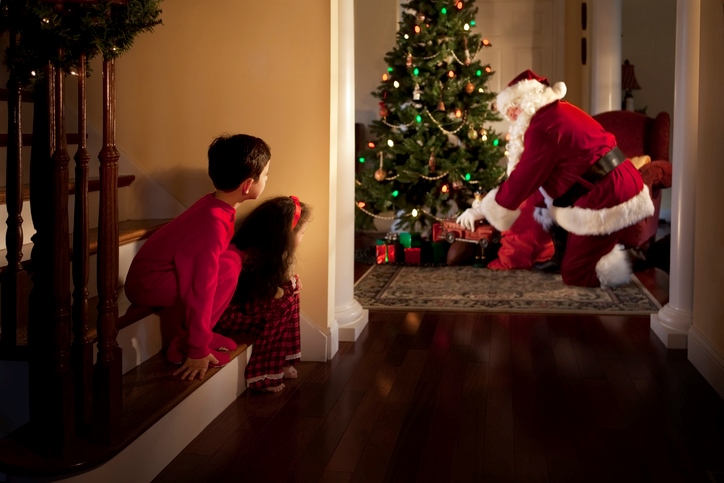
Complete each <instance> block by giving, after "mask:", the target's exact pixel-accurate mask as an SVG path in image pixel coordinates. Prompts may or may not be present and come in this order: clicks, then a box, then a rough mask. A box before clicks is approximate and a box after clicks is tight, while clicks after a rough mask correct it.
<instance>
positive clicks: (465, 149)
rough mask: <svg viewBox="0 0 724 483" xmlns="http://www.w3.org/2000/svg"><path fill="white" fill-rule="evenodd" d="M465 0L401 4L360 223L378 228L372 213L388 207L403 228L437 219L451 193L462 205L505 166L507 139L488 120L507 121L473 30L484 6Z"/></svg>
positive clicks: (365, 170) (364, 179) (360, 188)
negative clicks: (493, 105) (494, 104)
mask: <svg viewBox="0 0 724 483" xmlns="http://www.w3.org/2000/svg"><path fill="white" fill-rule="evenodd" d="M460 6H461V8H457V6H456V3H455V2H452V1H450V0H410V1H409V2H408V3H407V4H405V5H404V6H403V7H404V8H405V9H406V10H405V13H404V14H403V16H402V20H401V21H400V26H399V29H398V32H397V45H396V46H395V47H394V48H393V50H392V51H390V52H388V53H387V54H386V56H385V62H386V63H387V65H388V69H387V72H386V74H387V76H388V78H387V80H383V81H382V83H381V84H380V85H379V87H378V88H377V90H376V91H375V92H373V93H372V95H373V96H375V97H376V98H377V99H379V100H380V117H381V118H380V119H378V120H375V121H373V122H372V123H371V125H370V131H371V132H372V133H373V134H374V135H375V137H376V141H375V147H374V148H371V149H365V150H363V151H362V152H361V153H359V161H358V162H363V164H362V168H361V169H359V171H358V173H357V189H356V194H355V197H356V202H357V205H358V207H360V208H361V209H360V210H358V212H357V216H356V217H355V219H356V224H357V228H358V229H369V228H371V227H372V222H373V218H372V216H375V215H377V214H379V213H381V212H384V211H388V210H391V211H393V213H395V214H396V217H398V222H399V226H401V227H404V228H413V227H414V226H415V225H416V223H417V222H420V223H421V224H422V225H423V227H424V226H429V225H430V224H432V223H433V222H435V221H436V218H437V217H438V216H440V214H441V213H443V212H445V211H447V210H448V209H449V206H450V202H451V201H455V202H456V203H457V206H458V207H460V208H461V209H464V208H466V207H467V206H469V205H470V200H471V199H472V198H473V193H474V192H475V191H487V190H490V189H491V188H493V187H495V186H497V185H498V184H499V183H500V181H501V179H502V178H503V176H504V175H505V168H504V167H503V166H501V164H500V161H501V159H502V158H503V156H504V150H505V149H504V145H505V141H504V139H502V138H501V136H500V135H498V134H497V133H496V132H494V131H493V130H492V129H490V123H492V122H495V121H499V120H500V118H499V116H498V115H497V113H496V112H494V111H493V110H492V109H491V108H490V104H491V102H492V101H493V100H494V98H495V93H493V92H490V89H489V88H488V85H487V84H488V80H489V79H490V77H491V76H492V75H493V74H494V73H493V71H492V69H491V68H490V66H484V65H482V63H481V62H480V61H479V60H477V59H476V57H477V53H478V52H479V51H480V50H481V49H483V48H485V46H484V45H483V44H482V43H481V41H482V36H481V35H480V34H476V33H473V31H472V26H474V25H475V16H476V14H477V12H478V9H477V7H475V6H474V0H463V1H462V2H461V5H460ZM466 25H467V27H466ZM450 72H452V74H453V76H452V77H451V76H450V75H449V74H450ZM395 83H396V84H395ZM443 106H444V110H442V109H443ZM456 111H457V114H458V115H459V116H460V117H456ZM433 156H434V159H432V160H431V158H432V157H433ZM380 159H382V168H381V169H380ZM362 160H364V161H362ZM376 173H377V174H378V176H377V177H375V174H376ZM380 178H382V179H380ZM362 204H363V205H364V206H361V205H362ZM400 213H402V216H400V215H399V214H400ZM413 213H414V214H416V215H417V216H414V215H413ZM370 215H372V216H370Z"/></svg>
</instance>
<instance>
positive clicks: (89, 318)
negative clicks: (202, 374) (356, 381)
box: [0, 61, 252, 482]
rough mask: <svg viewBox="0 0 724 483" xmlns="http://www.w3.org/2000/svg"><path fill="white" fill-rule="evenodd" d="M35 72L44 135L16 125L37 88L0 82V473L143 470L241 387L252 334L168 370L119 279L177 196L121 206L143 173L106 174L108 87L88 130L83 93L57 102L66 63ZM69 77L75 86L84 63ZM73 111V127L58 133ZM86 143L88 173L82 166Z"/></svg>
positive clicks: (55, 475)
mask: <svg viewBox="0 0 724 483" xmlns="http://www.w3.org/2000/svg"><path fill="white" fill-rule="evenodd" d="M103 71H104V83H107V84H104V92H111V93H113V91H114V86H113V83H112V79H113V76H114V65H113V61H104V67H103ZM48 76H49V78H52V79H54V81H55V86H52V85H51V86H49V87H48V93H47V94H48V99H50V105H51V106H53V108H52V109H51V110H50V111H49V112H50V113H49V114H48V115H47V119H46V120H45V121H47V125H48V127H46V129H52V130H53V132H52V133H51V136H50V138H51V145H50V146H47V145H43V144H42V142H41V143H38V139H37V138H36V139H34V137H35V136H34V135H33V134H27V133H21V132H20V131H21V130H20V129H18V127H19V126H20V125H21V123H20V122H19V121H20V113H21V111H22V112H23V113H25V112H26V111H27V110H28V109H22V106H23V105H30V106H31V107H32V106H33V105H34V104H35V103H36V102H44V101H45V99H43V100H42V101H41V100H38V99H36V98H37V96H38V94H37V93H34V94H31V93H30V92H27V91H21V90H20V89H19V88H18V89H17V90H13V89H14V87H13V85H12V82H10V83H9V86H10V90H8V89H2V90H0V103H2V104H4V105H7V114H8V116H7V117H8V126H9V127H8V131H9V132H8V133H7V134H2V135H0V154H3V155H4V156H3V159H5V160H6V165H5V166H3V168H5V186H2V187H1V188H0V216H3V218H4V219H5V220H7V223H6V225H5V226H4V227H3V230H2V232H3V233H2V234H3V235H4V236H3V237H2V240H1V241H0V254H2V257H0V292H1V293H2V299H1V300H2V311H1V313H2V320H0V322H1V324H0V328H1V330H0V394H1V395H2V397H0V481H93V482H95V481H104V482H113V481H118V482H128V481H139V482H142V481H151V480H152V479H153V478H154V477H155V475H157V474H158V473H159V472H160V471H161V470H162V469H163V468H164V467H165V466H166V465H167V464H168V463H169V462H170V461H171V460H172V459H173V458H174V457H175V456H176V455H177V454H178V453H179V452H180V451H181V450H182V449H183V448H184V447H185V446H186V445H187V444H188V443H190V442H191V441H192V440H193V438H194V437H195V436H196V435H197V434H198V433H200V432H201V430H203V429H204V427H206V426H207V425H208V424H209V423H210V422H211V421H212V420H213V419H214V418H215V417H216V416H217V415H218V414H220V413H221V412H222V411H223V410H224V409H225V408H226V407H227V406H228V405H229V404H231V402H233V400H234V399H235V398H237V397H238V396H239V395H240V394H241V393H242V392H243V391H244V390H245V380H244V369H245V367H246V363H247V361H248V357H249V355H250V350H249V347H250V344H251V342H252V341H251V340H249V339H247V338H244V337H240V338H237V343H238V344H239V347H238V349H237V350H236V351H234V353H233V355H232V361H231V363H230V364H228V365H227V366H225V367H223V368H220V369H211V370H210V371H209V372H207V375H206V378H205V379H204V380H195V381H191V382H189V381H181V380H179V379H178V378H174V377H172V376H171V373H172V372H173V370H174V367H173V366H170V365H169V364H168V363H166V361H165V360H164V358H163V356H162V353H161V349H162V340H161V330H160V327H161V319H160V315H159V313H158V311H156V310H155V309H153V308H151V307H140V306H135V305H132V304H130V303H129V302H128V300H127V299H126V297H125V294H124V291H123V283H124V281H125V277H126V273H127V271H128V268H129V266H130V263H131V260H132V258H133V256H134V255H135V253H136V252H137V251H138V249H139V248H140V247H141V246H142V244H143V242H144V240H145V239H147V238H148V237H149V236H150V235H151V234H152V233H153V232H154V231H156V230H157V229H159V228H160V227H161V226H163V225H164V224H165V223H167V222H168V221H169V219H170V218H172V217H173V216H175V215H176V214H178V210H175V212H170V213H169V214H168V215H170V216H167V217H163V218H148V219H146V218H137V217H134V216H133V215H134V213H132V211H133V210H128V209H126V208H127V207H128V206H131V205H133V204H134V202H135V201H136V200H137V199H138V198H144V199H145V197H144V196H143V193H140V192H139V191H138V188H137V186H136V185H137V183H138V176H141V175H142V173H134V174H118V171H119V164H118V151H117V149H116V147H115V132H114V131H115V126H114V125H113V124H114V122H113V116H114V111H115V94H114V93H113V95H111V96H109V99H104V116H105V117H104V126H103V129H102V130H101V131H102V134H101V133H97V132H96V133H97V134H94V132H93V130H92V129H91V130H90V131H91V132H90V133H89V129H88V126H87V125H86V121H85V97H84V94H80V93H79V105H78V110H77V113H75V114H74V113H73V112H72V109H67V108H65V106H64V101H63V92H64V90H63V83H64V82H65V75H63V74H61V73H58V72H53V70H52V69H50V71H49V72H48ZM78 80H79V92H80V89H83V87H81V85H82V84H83V83H84V82H85V76H84V75H83V73H81V75H79V76H78ZM58 84H60V87H58ZM36 113H37V110H35V111H34V116H35V114H36ZM74 115H75V116H76V117H77V121H78V131H77V133H71V134H66V133H65V125H66V120H67V119H71V120H72V119H73V116H74ZM26 117H27V116H26ZM23 120H25V119H23ZM48 120H53V121H55V122H49V121H48ZM38 121H39V120H38V119H36V118H35V117H33V122H32V124H33V131H36V132H37V127H38V126H39V125H41V126H42V122H38ZM41 121H42V120H41ZM106 121H108V122H107V123H106ZM70 124H71V123H70V122H69V123H68V125H70ZM110 126H112V127H110ZM63 140H65V142H63ZM94 144H95V145H99V146H101V148H100V149H99V150H98V151H96V152H100V155H99V158H100V163H99V164H98V165H97V168H98V172H99V175H98V176H89V168H88V166H89V165H90V164H92V162H91V161H90V159H89V157H90V155H88V151H89V150H88V146H89V145H94ZM31 146H32V147H31ZM68 147H70V148H72V149H73V150H75V156H74V157H75V158H76V162H75V163H74V162H73V161H71V160H70V158H71V155H70V154H68V152H69V151H71V150H70V149H68ZM28 150H30V151H31V152H32V154H31V157H30V158H31V159H30V163H29V164H30V165H31V167H30V175H29V176H28V174H27V173H23V172H22V167H23V166H25V165H26V164H28V163H27V160H26V158H27V156H23V155H25V154H27V151H28ZM2 151H4V152H2ZM38 153H40V154H39V155H37V154H38ZM43 153H52V155H51V156H48V155H44V154H43ZM36 155H37V156H36ZM21 160H22V161H21ZM38 160H41V162H42V164H41V162H38ZM0 163H1V161H0ZM38 166H41V168H38ZM42 166H45V168H42ZM129 166H130V165H129V164H126V165H125V167H129ZM33 169H35V170H36V171H35V172H33ZM71 169H74V171H75V177H74V178H73V179H70V178H69V176H68V172H69V171H71ZM38 179H40V180H41V182H40V183H39V184H38V183H36V182H37V180H38ZM31 181H33V182H32V183H31ZM152 183H153V181H152V180H148V179H145V180H144V183H143V186H148V185H149V184H152ZM39 186H40V188H39ZM152 188H153V186H152ZM51 193H52V196H51ZM139 193H140V194H139ZM71 294H72V296H71ZM71 300H72V302H71Z"/></svg>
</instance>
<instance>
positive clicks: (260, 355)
mask: <svg viewBox="0 0 724 483" xmlns="http://www.w3.org/2000/svg"><path fill="white" fill-rule="evenodd" d="M281 288H282V289H283V290H284V295H282V296H281V298H278V299H271V300H264V301H262V300H251V301H249V302H247V303H246V304H244V306H243V307H242V306H241V305H240V304H238V303H236V302H231V304H229V306H228V307H227V308H226V310H225V311H224V313H223V315H222V316H221V318H220V319H219V323H218V324H217V325H216V327H214V331H216V332H219V333H221V334H224V335H227V336H228V335H232V334H240V333H245V334H251V335H254V336H255V337H256V338H257V339H256V341H255V342H254V344H253V345H252V349H251V358H250V359H249V364H247V366H246V384H247V386H248V387H249V388H252V389H264V388H267V387H272V386H278V385H279V384H281V382H282V378H283V377H284V367H285V366H295V365H297V364H299V360H300V358H301V346H300V341H299V337H300V334H299V293H298V291H297V289H296V288H295V286H294V284H293V282H292V281H291V280H290V281H289V282H287V283H285V284H284V286H283V287H281Z"/></svg>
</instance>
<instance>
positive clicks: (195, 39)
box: [89, 0, 334, 327]
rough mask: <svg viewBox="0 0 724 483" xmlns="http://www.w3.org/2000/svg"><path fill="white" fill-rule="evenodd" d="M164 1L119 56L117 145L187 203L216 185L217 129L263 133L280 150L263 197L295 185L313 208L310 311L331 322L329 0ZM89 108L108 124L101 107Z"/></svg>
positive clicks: (302, 265)
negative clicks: (154, 20)
mask: <svg viewBox="0 0 724 483" xmlns="http://www.w3.org/2000/svg"><path fill="white" fill-rule="evenodd" d="M162 7H163V14H162V18H163V23H164V24H163V25H162V26H158V27H156V29H155V31H154V32H153V33H151V34H144V35H142V36H140V37H139V38H138V39H137V40H136V43H135V45H134V48H133V49H132V50H131V52H130V53H128V54H126V55H125V56H124V57H122V58H121V59H119V61H118V68H117V83H118V139H117V143H118V146H119V149H121V150H122V151H124V153H126V154H127V155H128V156H129V157H130V159H132V160H133V161H134V162H135V163H136V164H138V165H139V166H140V167H141V168H142V169H143V170H145V171H146V172H147V173H148V174H149V175H150V176H152V177H153V178H155V179H156V180H157V181H159V182H160V183H161V185H162V186H163V188H165V189H166V190H167V191H168V192H170V193H171V194H172V195H173V196H175V197H176V198H177V199H179V200H180V201H181V202H182V203H183V204H184V205H186V206H189V205H191V204H192V203H193V202H194V201H196V200H197V199H198V198H199V197H200V196H202V195H203V194H205V193H207V192H209V191H212V190H213V187H212V185H211V182H210V181H209V180H208V177H207V175H206V166H207V161H206V150H207V148H208V145H209V143H210V142H211V141H212V140H213V139H214V138H215V137H216V136H217V135H219V134H220V133H223V132H229V133H240V132H241V133H248V134H253V135H256V136H259V137H261V138H263V139H264V140H266V141H267V142H268V143H269V145H270V146H271V150H272V161H271V165H270V177H269V182H268V184H267V187H266V191H265V192H264V194H263V195H262V197H263V198H264V197H271V196H278V195H290V194H295V195H298V196H299V197H300V198H301V199H302V200H303V201H306V202H308V203H310V204H311V205H312V207H313V209H314V219H313V223H312V225H311V226H310V228H309V229H308V230H307V234H306V236H305V241H304V245H303V246H302V248H301V250H300V253H299V257H298V258H299V272H300V274H301V277H302V278H303V280H304V287H305V289H304V292H305V294H304V297H303V298H302V310H303V311H304V313H305V314H306V315H307V316H308V317H309V318H311V319H312V320H313V321H314V322H315V323H316V324H317V325H319V326H321V327H326V326H327V325H329V323H331V321H332V320H333V316H334V314H333V313H331V314H330V310H329V305H330V304H329V303H328V302H329V298H330V295H329V293H330V290H332V292H331V293H333V288H332V287H333V286H334V284H333V283H330V280H329V266H330V253H329V250H328V242H327V240H328V239H329V237H330V216H329V213H330V206H329V192H330V183H331V182H330V174H329V173H330V154H329V153H330V139H329V137H330V94H329V92H330V2H329V0H310V1H304V2H299V1H297V0H279V1H276V2H273V5H272V4H269V3H267V2H248V1H244V2H240V1H238V0H207V1H204V2H200V1H197V0H173V1H167V2H164V3H163V4H162ZM98 74H100V72H98ZM94 89H98V87H97V86H95V87H94ZM97 98H98V96H97V95H94V96H90V97H89V99H93V100H94V102H96V101H95V99H97ZM89 108H90V109H91V111H92V112H91V115H92V116H93V117H92V118H91V121H92V122H93V123H94V124H96V125H97V126H100V114H99V113H98V112H97V110H98V109H97V106H89ZM255 204H256V202H254V201H248V202H246V203H245V204H244V205H242V207H241V208H240V212H242V213H243V212H245V211H247V210H248V209H250V208H252V207H253V206H255ZM260 236H263V234H262V235H260ZM332 306H333V304H332Z"/></svg>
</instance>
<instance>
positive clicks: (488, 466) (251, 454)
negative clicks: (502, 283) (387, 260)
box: [154, 267, 724, 483]
mask: <svg viewBox="0 0 724 483" xmlns="http://www.w3.org/2000/svg"><path fill="white" fill-rule="evenodd" d="M362 268H363V267H362ZM654 280H655V279H654ZM665 291H666V290H665V289H662V290H661V293H662V294H665ZM299 374H300V377H299V379H297V380H294V381H289V382H287V388H286V389H285V390H284V391H282V392H281V393H279V394H259V393H254V392H250V391H247V392H245V393H244V394H243V395H242V396H241V397H239V398H238V399H237V400H236V401H235V402H234V403H233V404H232V405H231V406H229V408H228V409H227V410H226V411H225V412H224V413H223V414H221V415H220V416H219V417H218V418H217V419H216V420H215V421H214V422H213V423H212V424H211V425H210V426H209V427H208V428H207V429H206V430H205V431H204V432H202V433H201V434H200V435H199V436H198V437H197V438H196V440H195V441H193V442H192V443H191V444H190V445H189V446H188V447H187V448H186V449H185V450H184V451H183V452H182V453H181V454H180V455H179V456H178V457H177V458H176V459H175V460H174V461H173V462H172V463H171V464H170V465H169V466H168V467H167V468H166V469H165V470H164V471H163V472H162V473H161V474H160V475H159V476H158V477H157V478H156V480H154V481H157V482H174V483H178V482H219V481H249V482H276V481H300V482H318V481H319V482H378V481H399V482H408V481H409V482H413V481H421V482H428V481H430V482H436V483H440V482H447V481H450V482H481V481H484V482H492V483H498V482H513V481H515V482H523V483H527V482H587V483H588V482H606V483H610V482H616V483H619V482H637V483H638V482H686V483H697V482H701V483H711V482H720V481H724V479H722V478H723V475H724V400H722V399H721V398H720V397H719V396H718V395H717V394H716V393H715V391H714V390H713V389H712V388H711V386H710V385H709V384H708V383H707V382H706V381H705V380H704V379H703V378H702V377H701V375H700V374H699V373H698V372H697V371H696V370H695V369H694V368H693V366H692V365H691V364H690V363H689V362H688V360H687V359H686V354H685V353H684V352H683V351H667V350H666V349H665V348H664V347H663V345H662V344H661V342H660V341H659V340H658V339H657V337H656V336H655V335H654V334H653V333H652V332H651V331H650V330H649V318H648V317H647V316H631V317H622V316H585V317H582V316H556V315H489V314H478V313H413V312H411V313H406V312H370V321H369V324H368V326H367V328H366V329H365V330H364V331H363V332H362V334H361V335H360V337H359V339H358V340H357V341H356V342H355V343H346V342H345V343H341V344H340V350H339V352H338V353H337V355H336V356H335V357H334V359H333V360H332V361H329V362H326V363H314V362H306V363H302V364H301V366H300V368H299Z"/></svg>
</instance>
